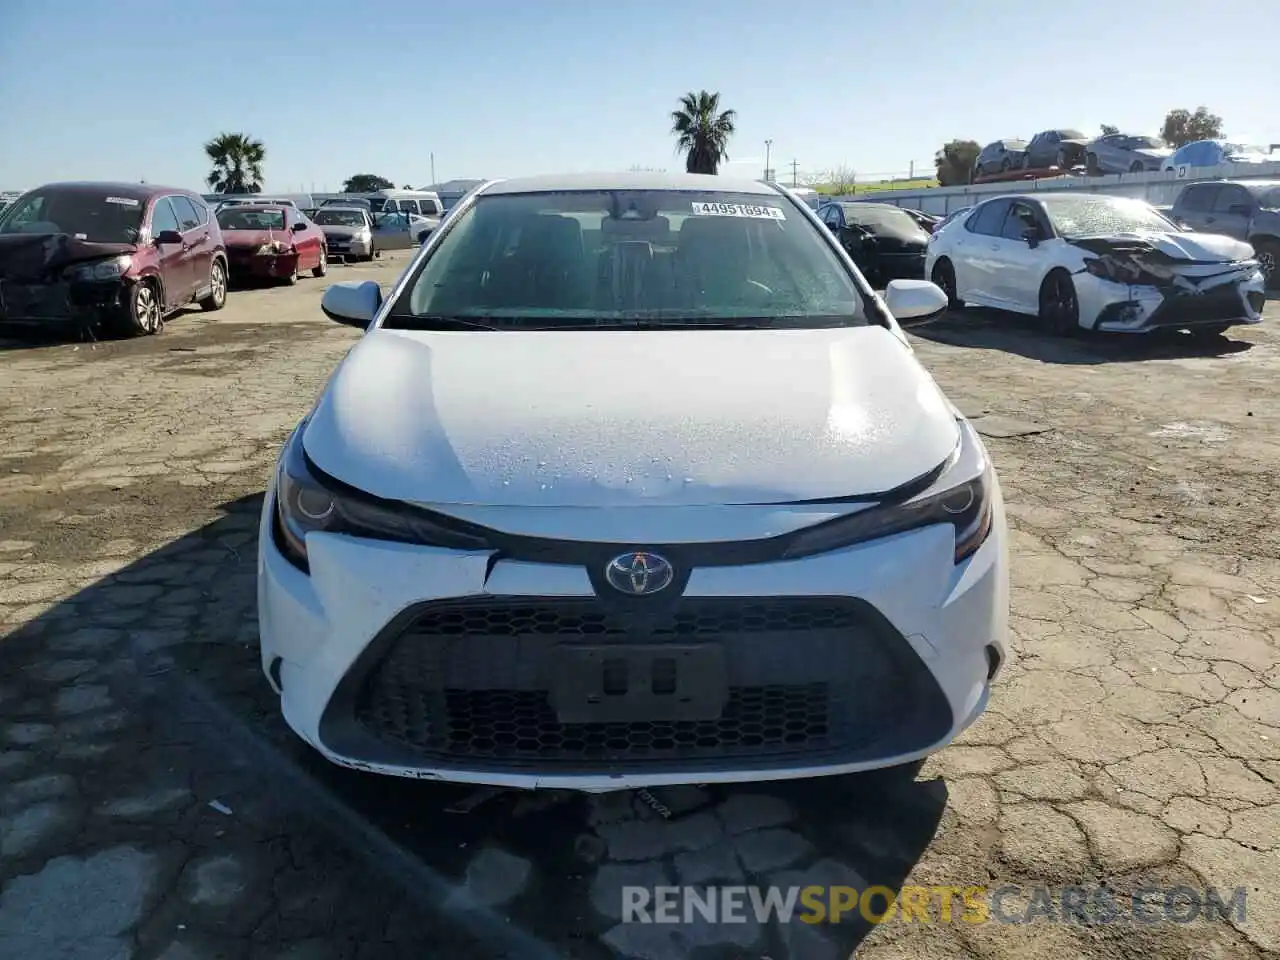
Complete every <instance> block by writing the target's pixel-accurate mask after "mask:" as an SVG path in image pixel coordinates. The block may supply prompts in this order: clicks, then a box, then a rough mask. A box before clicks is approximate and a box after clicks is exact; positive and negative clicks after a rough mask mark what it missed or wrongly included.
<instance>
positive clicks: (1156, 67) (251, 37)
mask: <svg viewBox="0 0 1280 960" xmlns="http://www.w3.org/2000/svg"><path fill="white" fill-rule="evenodd" d="M1214 8H1215V5H1209V4H1205V3H1204V2H1203V0H1162V2H1161V3H1160V4H1159V5H1158V6H1156V5H1152V4H1133V3H1127V4H1126V3H1117V2H1114V0H1112V2H1107V3H1098V2H1093V0H1075V2H1073V3H1070V4H1036V3H1028V2H1027V0H1021V2H1006V0H968V2H957V0H945V2H944V0H912V2H894V0H843V2H842V0H835V2H832V0H826V2H822V3H816V2H809V0H785V2H778V0H769V2H762V0H702V2H676V0H645V2H637V0H614V2H609V0H597V2H588V0H541V2H534V3H527V4H526V3H521V2H519V0H506V2H493V0H413V2H407V0H383V2H377V0H368V2H365V3H355V4H352V3H350V2H347V3H336V2H333V0H310V2H307V3H302V2H297V0H294V2H283V3H271V2H269V0H255V2H246V0H216V2H214V3H193V2H191V0H111V2H105V0H74V2H57V0H0V130H2V131H4V133H3V135H2V136H0V189H16V188H25V187H32V186H35V185H37V184H38V183H41V182H47V181H49V180H57V179H71V178H76V179H120V180H135V179H146V180H148V181H150V182H164V183H170V184H175V185H180V186H198V185H199V184H200V182H201V181H202V179H203V177H204V176H205V174H206V173H207V172H208V169H207V167H208V165H207V162H206V160H205V158H204V155H203V151H202V149H201V144H202V143H203V142H204V141H205V140H207V139H208V138H210V137H211V136H213V135H215V134H217V133H218V132H221V131H244V132H247V133H250V134H252V135H254V136H257V137H259V138H260V139H262V140H263V141H264V142H265V144H266V147H267V164H266V179H267V187H268V189H272V190H276V191H286V190H305V189H311V187H312V185H314V187H315V189H317V190H322V189H325V188H327V189H329V190H336V189H338V186H339V184H340V182H341V181H342V180H343V178H345V177H347V176H349V175H350V174H353V173H357V172H370V173H377V174H381V175H383V176H387V177H390V178H391V179H393V180H395V181H396V183H397V184H401V183H412V184H414V185H423V184H426V183H427V182H429V181H430V179H431V164H430V154H431V153H432V152H434V154H435V168H436V174H437V178H438V179H441V180H443V179H447V178H452V177H486V176H492V177H501V176H513V175H519V174H522V173H546V172H555V171H571V170H620V169H626V168H628V167H631V166H633V165H639V166H644V167H656V168H666V169H673V170H674V169H679V168H680V167H681V165H682V161H681V160H680V159H679V158H678V157H677V156H676V155H675V154H674V152H673V146H672V140H671V137H670V135H669V133H668V128H669V125H670V122H669V113H670V111H671V110H672V109H673V108H674V106H675V105H676V101H677V98H678V97H679V95H680V94H681V93H683V92H685V91H687V90H690V89H701V88H703V87H705V88H707V89H711V90H719V91H720V93H721V96H722V100H723V103H724V105H725V106H729V107H733V108H735V109H736V110H737V111H738V134H737V136H735V137H734V139H733V141H732V142H731V144H730V157H731V159H732V160H733V161H735V162H734V163H733V164H732V165H731V166H730V167H728V168H727V169H726V171H725V172H733V173H746V174H750V175H752V176H758V175H759V174H760V170H761V167H762V165H763V163H762V161H763V154H764V141H765V139H766V138H768V139H772V141H773V148H772V155H773V165H774V166H775V167H777V168H778V169H779V171H780V172H785V171H787V170H789V169H790V163H791V161H792V160H793V159H795V160H796V161H798V163H799V168H800V170H801V171H802V172H813V171H819V170H823V169H829V168H832V167H835V166H841V165H843V166H848V167H851V168H853V169H854V170H856V171H858V173H859V176H860V177H861V176H864V175H866V176H869V175H871V174H889V173H897V172H900V171H901V172H905V171H906V170H907V169H908V167H909V166H910V164H911V163H912V161H914V162H915V163H916V166H917V169H919V168H920V167H922V166H924V165H926V164H928V162H929V161H930V158H931V157H932V156H933V153H934V151H935V150H936V149H937V148H938V147H939V146H940V145H941V144H942V143H943V142H945V141H946V140H949V139H952V138H954V137H966V138H973V139H975V140H979V141H982V142H986V141H988V140H991V139H995V138H997V137H1001V136H1029V135H1030V134H1031V133H1033V132H1034V131H1036V130H1038V129H1040V128H1042V127H1050V126H1075V127H1079V128H1081V129H1083V130H1085V131H1086V132H1088V133H1094V132H1096V129H1097V126H1098V124H1100V123H1113V124H1116V125H1118V126H1121V127H1124V128H1126V129H1132V130H1135V131H1139V132H1152V133H1154V132H1157V131H1158V129H1159V126H1160V124H1161V121H1162V120H1163V117H1164V114H1165V112H1166V111H1167V110H1169V109H1170V108H1173V107H1179V106H1181V107H1187V108H1188V109H1192V108H1194V107H1195V106H1197V105H1198V104H1205V105H1206V106H1208V107H1209V108H1210V109H1211V110H1213V111H1214V112H1216V113H1219V114H1221V115H1222V116H1223V118H1224V119H1225V121H1226V126H1227V133H1228V134H1230V135H1233V136H1247V137H1250V138H1253V139H1255V140H1259V141H1263V142H1265V143H1271V142H1280V66H1278V64H1280V61H1277V58H1276V57H1275V56H1274V41H1275V38H1276V37H1280V4H1272V3H1253V4H1250V5H1249V7H1248V12H1247V14H1245V15H1244V19H1243V21H1242V20H1241V18H1239V17H1236V16H1229V17H1228V22H1229V24H1230V25H1229V26H1228V27H1222V28H1219V27H1215V26H1214V18H1213V16H1212V15H1211V14H1210V13H1208V12H1207V11H1209V10H1211V9H1214ZM1216 8H1217V9H1223V10H1224V11H1225V8H1223V7H1221V6H1217V7H1216ZM1242 12H1243V11H1242ZM1224 16H1227V15H1226V14H1225V12H1224ZM1246 23H1247V27H1248V30H1247V32H1242V31H1241V29H1240V28H1241V27H1242V26H1243V25H1245V24H1246ZM1202 36H1203V37H1207V38H1208V39H1209V41H1210V42H1209V43H1208V44H1207V45H1205V46H1201V45H1200V44H1199V38H1200V37H1202ZM1251 37H1257V38H1264V39H1265V43H1263V42H1261V41H1260V43H1259V45H1258V46H1256V47H1252V46H1251V45H1250V38H1251Z"/></svg>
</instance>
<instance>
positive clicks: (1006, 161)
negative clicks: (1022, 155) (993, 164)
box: [1000, 157, 1013, 173]
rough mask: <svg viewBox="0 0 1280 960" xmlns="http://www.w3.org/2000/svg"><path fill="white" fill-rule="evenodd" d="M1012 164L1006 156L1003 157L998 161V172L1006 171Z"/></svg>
mask: <svg viewBox="0 0 1280 960" xmlns="http://www.w3.org/2000/svg"><path fill="white" fill-rule="evenodd" d="M1012 166H1013V162H1012V161H1011V160H1010V159H1009V158H1008V157H1005V158H1004V159H1003V160H1001V161H1000V172H1001V173H1008V172H1009V169H1010V168H1011V167H1012Z"/></svg>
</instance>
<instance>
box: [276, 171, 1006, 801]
mask: <svg viewBox="0 0 1280 960" xmlns="http://www.w3.org/2000/svg"><path fill="white" fill-rule="evenodd" d="M944 307H945V296H944V295H943V293H942V291H940V290H938V289H937V288H936V287H934V286H933V285H932V284H930V283H927V282H925V281H895V282H893V283H891V284H889V287H888V289H887V291H886V293H885V296H884V298H883V299H881V298H880V297H878V296H876V294H875V293H873V292H872V290H871V289H870V287H869V286H868V285H867V283H866V281H865V280H864V279H863V278H862V276H861V275H860V274H859V273H858V271H857V268H856V267H855V266H854V265H853V263H852V262H851V261H850V260H849V259H848V256H847V255H846V254H845V253H844V252H843V251H842V250H841V249H840V247H839V246H838V245H837V244H836V243H835V242H834V240H833V238H832V237H831V236H830V235H829V234H828V232H827V231H826V230H825V229H824V228H823V226H822V224H821V223H820V222H819V221H818V220H817V218H816V217H815V216H814V214H813V212H812V211H811V210H809V209H808V208H807V207H806V206H805V205H804V204H803V203H802V202H800V201H798V200H797V199H796V198H794V197H792V196H789V195H788V194H787V193H786V192H785V191H784V190H782V189H781V188H778V187H776V186H773V185H770V184H765V183H757V182H751V181H734V180H730V179H727V178H725V177H708V176H684V175H681V176H666V175H662V176H657V175H621V176H616V177H605V176H596V177H583V176H577V177H561V178H539V179H531V180H509V181H497V182H491V183H488V184H485V185H484V186H483V187H481V188H479V189H477V190H475V191H473V192H472V193H471V194H470V195H469V196H468V197H467V198H466V199H465V200H464V201H463V202H462V203H461V204H460V205H459V207H458V209H457V210H455V211H454V212H453V213H452V214H451V215H450V217H449V218H448V219H447V220H446V221H445V222H444V225H443V226H442V227H441V229H440V230H439V231H438V232H437V233H435V234H433V236H432V237H431V238H430V240H429V241H428V243H427V244H426V246H424V247H423V249H422V250H421V251H420V252H419V253H418V255H417V256H416V257H415V258H414V260H413V262H412V263H411V264H410V265H409V267H408V268H407V269H406V271H405V273H404V275H403V276H402V277H401V278H400V280H399V281H398V282H397V283H396V284H395V286H394V287H393V288H392V289H391V290H390V291H388V292H386V294H385V295H384V292H383V291H382V290H381V289H380V288H379V287H378V285H377V284H375V283H371V282H365V283H348V284H337V285H334V286H331V287H330V288H329V289H328V290H326V291H325V295H324V300H323V309H324V311H325V313H326V314H327V315H328V316H330V317H331V318H332V319H334V320H337V321H339V322H342V323H347V324H351V325H354V326H358V327H361V328H366V332H365V334H364V336H363V337H362V339H361V340H360V341H359V342H358V343H357V344H356V346H355V347H354V348H353V349H352V350H351V352H350V353H349V354H348V356H347V357H346V359H345V360H344V361H343V363H342V364H341V366H340V367H339V368H338V370H337V371H336V372H335V373H334V375H333V377H332V378H331V380H330V382H329V384H328V385H327V387H326V388H325V390H324V393H323V395H322V396H321V397H320V398H319V400H318V401H317V402H316V404H315V406H314V407H313V409H312V411H311V413H310V414H308V416H307V417H306V418H305V419H304V420H303V421H302V423H300V424H299V425H298V427H297V429H296V430H295V431H294V433H293V435H292V436H291V437H290V438H289V440H288V441H287V443H286V444H285V447H284V450H283V453H282V455H281V457H280V462H279V465H278V468H277V470H276V472H275V474H274V476H273V478H272V481H271V483H270V485H269V488H268V491H267V496H266V502H265V506H264V509H263V515H262V534H261V538H260V545H259V611H260V627H261V653H262V666H263V669H264V671H265V673H266V675H267V677H268V678H269V680H270V682H271V684H272V686H273V687H274V689H275V690H276V691H277V693H278V694H279V696H280V702H281V706H282V710H283V713H284V717H285V719H286V720H287V722H288V723H289V725H290V726H291V727H292V728H293V729H294V730H295V731H296V732H297V733H298V734H299V735H300V736H301V737H302V738H303V739H304V740H306V741H307V742H308V743H310V744H311V745H312V746H314V747H315V748H316V749H317V750H318V751H319V752H320V753H322V754H323V755H324V756H325V757H327V758H329V759H330V760H331V761H333V762H335V763H338V764H342V765H345V766H349V767H354V768H358V769H362V770H367V771H374V772H378V773H384V774H392V775H398V776H404V777H417V778H428V779H438V780H451V781H462V782H473V783H488V784H495V785H501V786H510V787H528V788H532V787H558V788H570V789H578V790H585V791H609V790H617V789H621V788H626V787H636V786H642V785H656V784H669V783H707V782H713V781H741V780H766V779H777V778H792V777H808V776H816V775H822V774H835V773H846V772H854V771H861V770H867V769H872V768H879V767H890V766H896V765H901V764H909V763H910V762H912V761H914V760H917V759H919V758H921V757H923V756H926V755H927V754H929V753H931V752H933V751H935V750H938V749H939V748H941V747H943V746H945V745H946V744H947V743H949V742H950V741H951V739H952V738H953V737H955V736H956V735H957V734H958V733H959V732H960V731H962V730H964V729H965V728H966V727H967V726H969V724H971V723H972V722H973V721H974V720H975V719H976V718H977V717H978V716H979V714H980V713H981V712H982V710H983V709H984V707H985V706H986V703H987V699H988V696H989V693H990V690H991V685H992V682H993V680H994V679H995V677H996V675H997V673H998V672H999V671H1000V669H1001V666H1002V665H1003V664H1004V662H1005V657H1006V650H1007V648H1006V643H1005V635H1006V621H1007V615H1008V561H1007V556H1006V539H1007V537H1006V530H1005V517H1004V507H1003V503H1002V500H1001V496H1000V488H999V485H998V484H997V482H996V477H995V473H994V471H993V470H992V466H991V461H990V459H989V457H988V455H987V452H986V450H985V449H984V448H983V445H982V443H981V441H980V440H979V438H978V436H977V434H976V433H975V432H974V430H973V429H972V428H971V427H970V426H969V425H968V423H966V421H965V420H964V418H963V417H962V416H961V414H960V413H959V412H958V411H957V410H956V409H955V408H954V407H953V406H952V405H951V404H950V403H949V402H948V401H947V400H946V398H945V397H944V396H943V395H942V393H941V392H940V391H939V389H938V387H937V385H936V384H935V383H934V381H933V379H932V378H931V377H930V376H929V374H928V373H927V372H926V371H925V370H924V368H923V367H922V366H921V365H920V364H919V362H917V360H916V358H915V356H914V355H913V353H912V350H911V347H910V345H909V343H908V341H907V338H906V337H905V335H904V334H903V332H902V330H901V328H900V326H899V324H898V322H897V321H898V320H901V321H903V322H908V321H923V320H926V319H929V318H931V317H934V316H936V315H938V314H939V313H940V312H941V311H942V310H943V309H944ZM895 316H896V318H897V320H895Z"/></svg>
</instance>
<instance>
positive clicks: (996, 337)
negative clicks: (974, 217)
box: [910, 307, 1253, 364]
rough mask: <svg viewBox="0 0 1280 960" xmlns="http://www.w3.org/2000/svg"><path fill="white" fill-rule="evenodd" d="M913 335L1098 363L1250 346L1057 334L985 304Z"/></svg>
mask: <svg viewBox="0 0 1280 960" xmlns="http://www.w3.org/2000/svg"><path fill="white" fill-rule="evenodd" d="M910 332H911V333H912V334H913V335H914V336H917V337H920V338H921V339H924V340H930V341H933V342H935V343H943V344H947V345H949V346H953V347H970V348H976V349H984V350H1002V351H1004V352H1005V353H1013V354H1017V355H1019V356H1023V357H1026V358H1027V359H1029V360H1038V361H1040V362H1041V363H1058V364H1102V363H1136V362H1140V361H1144V360H1176V359H1186V358H1192V357H1225V356H1231V355H1233V354H1238V353H1243V352H1245V351H1247V350H1249V349H1251V348H1252V347H1253V344H1252V343H1250V342H1248V341H1247V340H1237V339H1234V338H1233V337H1232V331H1231V330H1228V331H1227V333H1226V334H1224V335H1219V336H1214V337H1206V338H1196V337H1193V336H1191V335H1190V334H1187V333H1182V332H1180V331H1172V330H1171V331H1159V332H1157V333H1152V334H1108V333H1094V332H1092V331H1088V330H1083V329H1082V330H1080V331H1079V332H1078V333H1077V334H1075V335H1074V336H1071V337H1056V336H1053V335H1052V334H1049V333H1046V332H1045V331H1043V330H1041V329H1039V328H1038V327H1037V326H1036V321H1035V319H1034V318H1032V317H1026V316H1023V315H1021V314H1013V313H1003V312H1001V311H998V310H988V309H985V308H972V307H970V308H966V309H963V310H958V311H957V310H952V311H949V312H948V313H947V314H945V315H944V316H943V317H942V318H941V319H939V320H937V321H935V322H933V323H930V324H926V325H924V326H920V327H913V328H912V329H911V331H910Z"/></svg>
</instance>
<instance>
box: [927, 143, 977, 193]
mask: <svg viewBox="0 0 1280 960" xmlns="http://www.w3.org/2000/svg"><path fill="white" fill-rule="evenodd" d="M981 152H982V147H981V146H980V145H979V144H978V141H976V140H952V141H951V142H950V143H948V144H945V145H944V146H943V148H942V149H941V150H939V151H938V153H937V156H936V157H935V158H934V161H933V162H934V165H935V166H936V167H937V168H938V186H940V187H957V186H960V185H961V184H965V183H968V182H969V181H970V180H971V179H972V178H973V165H974V163H975V162H976V161H977V159H978V154H979V153H981Z"/></svg>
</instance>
